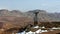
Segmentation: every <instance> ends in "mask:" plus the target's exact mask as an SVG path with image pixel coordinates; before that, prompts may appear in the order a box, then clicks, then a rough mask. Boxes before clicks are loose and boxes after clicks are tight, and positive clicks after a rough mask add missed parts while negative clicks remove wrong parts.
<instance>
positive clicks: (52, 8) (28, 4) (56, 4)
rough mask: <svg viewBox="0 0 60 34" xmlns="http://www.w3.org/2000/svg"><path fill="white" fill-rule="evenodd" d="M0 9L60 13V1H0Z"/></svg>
mask: <svg viewBox="0 0 60 34" xmlns="http://www.w3.org/2000/svg"><path fill="white" fill-rule="evenodd" d="M0 9H9V10H20V11H23V12H25V11H28V10H35V9H40V10H46V11H47V12H60V0H0Z"/></svg>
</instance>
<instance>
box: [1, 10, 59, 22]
mask: <svg viewBox="0 0 60 34" xmlns="http://www.w3.org/2000/svg"><path fill="white" fill-rule="evenodd" d="M35 11H38V12H39V14H38V20H39V21H60V13H48V12H46V11H45V10H38V9H37V10H30V11H27V12H22V11H19V10H12V11H9V10H6V9H2V10H0V16H15V17H28V18H32V19H33V17H34V12H35Z"/></svg>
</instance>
